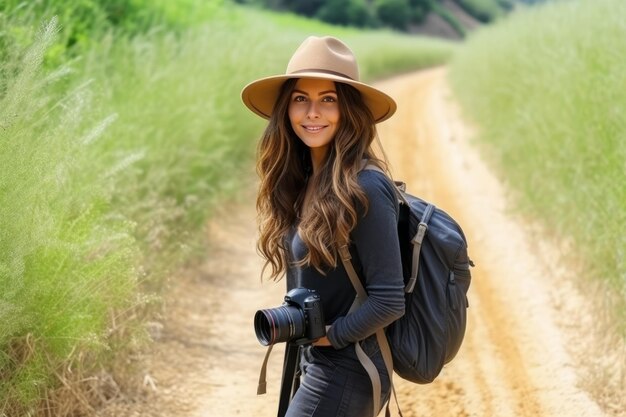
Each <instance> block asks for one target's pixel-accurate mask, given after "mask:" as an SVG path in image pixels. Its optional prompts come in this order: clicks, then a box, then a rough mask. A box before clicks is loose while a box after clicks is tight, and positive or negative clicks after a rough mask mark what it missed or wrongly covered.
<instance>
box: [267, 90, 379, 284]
mask: <svg viewBox="0 0 626 417" xmlns="http://www.w3.org/2000/svg"><path fill="white" fill-rule="evenodd" d="M296 82H297V79H289V80H287V81H286V82H285V83H284V84H283V86H282V88H281V91H280V94H279V96H278V99H277V101H276V104H275V106H274V110H273V112H272V115H271V117H270V120H269V124H268V126H267V128H266V129H265V132H264V133H263V135H262V137H261V140H260V142H259V146H258V160H257V173H258V175H259V177H260V180H261V181H260V186H259V193H258V196H257V212H258V220H259V232H260V234H259V240H258V242H257V249H258V251H259V252H260V254H261V255H262V256H263V257H264V258H265V260H266V262H265V267H264V270H265V268H267V267H268V266H271V275H270V279H280V277H281V276H282V275H283V274H284V273H285V271H286V270H287V266H288V262H289V260H288V253H287V247H286V236H287V234H288V233H289V230H290V228H291V227H293V226H294V225H297V226H298V233H299V234H300V237H301V238H302V240H303V242H304V243H305V245H306V247H307V249H308V252H307V255H306V256H305V258H304V259H302V260H301V261H299V262H297V263H296V265H297V266H306V265H311V266H313V267H315V268H316V269H317V270H318V271H320V272H321V273H324V270H325V269H327V268H332V267H335V266H336V265H337V253H338V248H339V247H340V246H342V245H344V244H348V243H349V241H350V232H351V231H352V229H354V227H355V226H356V223H357V220H358V218H357V216H358V214H357V209H356V207H357V204H358V205H360V206H362V207H363V208H364V209H365V210H367V205H368V202H367V198H366V196H365V193H364V192H363V190H362V189H361V187H360V186H359V185H358V183H357V174H358V172H359V170H360V169H361V164H362V161H363V159H367V160H368V161H369V163H370V164H373V165H376V166H378V167H379V168H381V169H383V170H386V164H385V162H384V161H383V160H381V159H378V158H376V157H375V155H374V152H373V151H372V146H371V145H372V142H373V141H374V139H375V138H376V136H377V134H376V125H375V122H374V118H373V117H372V114H371V112H370V111H369V109H368V107H367V106H366V105H365V103H364V101H363V99H362V97H361V93H360V92H359V91H358V90H356V89H355V88H353V87H351V86H349V85H347V84H342V83H335V86H336V89H337V100H338V104H339V111H340V119H339V126H338V129H337V132H336V134H335V137H334V139H333V142H332V145H331V147H330V150H329V152H328V156H327V158H326V160H325V161H324V162H323V163H322V165H321V166H320V172H319V174H318V175H316V176H315V177H314V178H313V177H311V173H312V172H311V170H312V168H311V157H310V152H309V148H308V147H307V146H306V145H305V144H304V143H303V142H302V141H301V140H300V139H299V138H298V136H297V135H296V134H295V132H294V131H293V129H292V127H291V123H290V121H289V116H288V108H289V102H290V99H291V92H292V90H293V88H294V86H295V84H296ZM383 159H384V156H383ZM309 178H311V180H313V181H314V183H313V184H312V187H313V191H312V192H313V195H312V197H313V198H312V199H311V203H310V206H309V207H307V211H306V214H304V215H302V201H303V199H304V193H305V189H306V185H307V181H308V180H309Z"/></svg>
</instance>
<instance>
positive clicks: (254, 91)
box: [241, 36, 396, 123]
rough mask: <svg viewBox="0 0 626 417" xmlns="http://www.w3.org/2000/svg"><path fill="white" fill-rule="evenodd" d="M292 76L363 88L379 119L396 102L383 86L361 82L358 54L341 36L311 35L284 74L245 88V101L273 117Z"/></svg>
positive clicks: (260, 111)
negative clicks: (276, 104) (283, 86)
mask: <svg viewBox="0 0 626 417" xmlns="http://www.w3.org/2000/svg"><path fill="white" fill-rule="evenodd" d="M289 78H322V79H326V80H332V81H336V82H341V83H345V84H348V85H351V86H352V87H354V88H356V89H357V90H359V91H360V92H361V95H362V97H363V99H364V101H365V104H366V105H367V107H368V108H369V109H370V111H371V112H372V115H373V116H374V120H375V121H376V123H378V122H382V121H383V120H386V119H388V118H390V117H391V116H392V115H393V113H394V112H395V111H396V102H395V101H394V100H393V99H392V98H391V97H389V96H388V95H387V94H385V93H383V92H382V91H380V90H377V89H375V88H374V87H370V86H369V85H367V84H363V83H361V82H359V67H358V65H357V63H356V58H355V57H354V54H353V53H352V51H351V50H350V48H348V47H347V46H346V44H344V43H343V42H341V41H340V40H339V39H337V38H333V37H330V36H325V37H322V38H319V37H316V36H311V37H309V38H307V39H305V40H304V42H302V44H301V45H300V47H298V49H297V50H296V52H295V53H294V54H293V56H292V57H291V60H290V61H289V64H288V65H287V71H286V73H285V74H284V75H276V76H273V77H267V78H261V79H260V80H256V81H253V82H251V83H250V84H248V85H247V86H245V87H244V89H243V90H242V92H241V99H242V100H243V102H244V104H245V105H246V106H247V107H248V108H249V109H250V110H252V111H253V112H254V113H256V114H258V115H259V116H261V117H263V118H265V119H269V118H270V115H271V113H272V110H273V108H274V103H275V102H276V99H277V98H278V93H279V91H280V87H281V86H282V85H283V83H284V82H285V80H287V79H289Z"/></svg>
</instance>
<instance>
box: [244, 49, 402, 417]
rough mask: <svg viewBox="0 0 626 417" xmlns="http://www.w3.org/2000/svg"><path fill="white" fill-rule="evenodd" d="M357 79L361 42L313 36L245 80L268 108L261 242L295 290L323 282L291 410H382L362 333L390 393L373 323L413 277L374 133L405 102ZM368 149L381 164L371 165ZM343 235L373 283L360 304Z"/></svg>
mask: <svg viewBox="0 0 626 417" xmlns="http://www.w3.org/2000/svg"><path fill="white" fill-rule="evenodd" d="M358 80H359V74H358V66H357V63H356V60H355V58H354V54H353V53H352V51H351V50H350V49H349V48H348V47H347V46H346V45H345V44H344V43H342V42H341V41H340V40H338V39H336V38H332V37H322V38H318V37H309V38H307V39H306V40H305V41H304V42H303V43H302V45H300V47H299V48H298V49H297V50H296V52H295V53H294V55H293V56H292V58H291V60H290V62H289V64H288V66H287V71H286V74H284V75H278V76H274V77H268V78H263V79H260V80H257V81H255V82H253V83H251V84H249V85H247V86H246V87H245V88H244V90H243V91H242V99H243V101H244V103H245V104H246V106H247V107H248V108H249V109H250V110H252V111H253V112H255V113H256V114H258V115H260V116H262V117H264V118H266V119H269V123H268V126H267V128H266V129H265V132H264V134H263V136H262V138H261V141H260V143H259V148H258V162H257V171H258V174H259V176H260V180H261V181H260V189H259V194H258V198H257V210H258V214H259V231H260V236H259V241H258V249H259V252H260V253H261V254H262V255H263V256H264V258H265V259H266V265H265V266H266V267H270V269H271V278H273V279H279V278H280V277H281V276H282V275H283V274H285V275H286V277H287V290H290V289H292V288H296V287H304V288H309V289H314V290H316V291H317V292H318V294H319V295H320V297H321V301H322V305H323V313H324V318H325V322H326V323H325V324H326V329H327V334H326V336H325V337H323V338H321V339H319V340H317V341H315V342H314V343H313V344H312V345H310V346H307V347H305V348H303V349H301V357H300V360H301V370H302V374H303V378H302V381H301V384H300V387H299V388H298V390H297V392H296V393H295V395H294V397H293V400H292V401H291V403H290V405H289V408H288V411H287V416H292V417H303V416H324V417H329V416H354V417H364V416H372V415H373V414H378V411H379V409H380V407H381V405H380V403H379V404H376V403H375V401H374V389H373V387H372V382H371V380H370V377H369V376H368V373H367V372H366V370H365V369H364V367H363V366H362V365H361V362H360V361H359V359H358V358H357V353H356V350H357V349H358V348H356V349H355V344H356V343H359V344H360V348H361V349H362V351H363V352H365V354H366V355H367V356H368V357H369V358H370V359H371V361H372V362H373V363H374V365H375V371H376V370H377V371H378V374H379V375H378V377H379V378H380V383H381V388H382V398H383V400H386V399H388V397H389V391H390V381H389V377H388V373H387V370H386V368H385V364H384V361H383V358H382V355H381V352H380V350H379V346H378V343H377V342H376V338H375V336H373V335H374V333H375V332H376V331H377V330H380V329H381V328H384V327H385V326H387V325H389V324H390V323H391V322H393V321H394V320H396V319H398V318H399V317H401V316H402V315H403V314H404V291H403V289H404V285H403V278H402V270H401V263H400V248H399V243H398V236H397V227H396V224H397V217H398V203H397V198H396V194H395V189H394V185H393V184H392V182H391V181H390V180H389V179H388V178H387V177H386V176H385V175H384V174H383V173H382V172H383V171H384V170H385V169H386V165H385V163H384V162H383V161H381V160H379V159H378V158H376V156H375V155H374V154H373V151H372V143H373V141H374V140H375V138H376V123H378V122H381V121H383V120H386V119H387V118H389V117H390V116H391V115H392V114H393V113H394V111H395V109H396V104H395V102H394V101H393V99H391V98H390V97H389V96H387V95H386V94H384V93H383V92H381V91H379V90H377V89H375V88H373V87H371V86H369V85H367V84H364V83H361V82H359V81H358ZM364 161H365V162H367V164H368V165H373V166H375V167H377V168H378V170H370V169H368V170H363V169H362V168H363V165H364ZM346 245H347V247H348V248H349V253H350V255H351V257H352V260H353V262H354V263H355V265H356V266H357V271H358V272H359V276H361V277H363V280H364V283H363V284H364V286H365V288H366V290H367V293H368V298H367V300H366V301H365V302H364V303H362V304H361V305H358V306H357V307H355V308H352V309H351V307H352V304H353V302H354V300H355V290H354V289H353V287H352V284H351V283H350V280H349V278H348V276H347V274H346V270H345V269H344V267H343V265H342V264H341V262H339V261H340V250H341V248H342V247H345V246H346ZM375 371H374V372H375ZM384 402H385V401H382V402H381V403H382V404H384ZM375 408H376V409H375Z"/></svg>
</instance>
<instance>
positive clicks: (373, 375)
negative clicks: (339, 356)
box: [339, 245, 402, 417]
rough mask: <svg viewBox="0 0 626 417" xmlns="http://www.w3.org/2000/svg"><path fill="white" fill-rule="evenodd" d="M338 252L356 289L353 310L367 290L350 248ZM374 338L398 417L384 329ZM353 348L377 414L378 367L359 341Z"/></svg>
mask: <svg viewBox="0 0 626 417" xmlns="http://www.w3.org/2000/svg"><path fill="white" fill-rule="evenodd" d="M339 254H340V256H341V262H342V263H343V267H344V269H345V270H346V273H347V274H348V277H349V278H350V282H351V283H352V286H353V287H354V290H355V291H356V298H355V300H354V302H353V303H352V307H351V308H350V311H353V310H354V309H355V308H356V307H358V306H360V305H361V304H363V303H364V302H365V300H367V291H365V288H364V287H363V284H361V281H360V280H359V276H358V274H357V273H356V270H355V269H354V265H352V255H350V250H349V248H348V245H343V246H342V247H340V248H339ZM376 340H377V341H378V346H379V347H380V351H381V353H382V355H383V360H384V361H385V367H386V368H387V373H388V374H389V385H390V386H391V390H392V392H393V397H394V399H395V402H396V406H397V407H398V412H399V414H400V417H402V411H401V410H400V405H399V404H398V397H397V396H396V390H395V388H394V386H393V357H392V356H391V348H390V347H389V342H388V341H387V336H386V335H385V331H384V329H378V330H377V331H376ZM355 350H356V354H357V357H358V358H359V361H360V362H361V365H363V367H364V368H365V370H366V371H367V373H368V375H369V377H370V380H371V381H372V392H373V396H374V401H373V403H374V414H373V415H374V416H376V415H378V411H379V410H380V409H381V407H382V405H381V404H380V402H381V393H382V386H381V383H380V376H379V375H378V369H377V368H376V365H374V363H373V362H372V360H371V359H370V358H369V357H368V356H367V354H366V353H365V352H364V351H363V349H362V348H361V345H360V344H359V343H355ZM383 405H384V404H383ZM387 415H389V403H388V404H387Z"/></svg>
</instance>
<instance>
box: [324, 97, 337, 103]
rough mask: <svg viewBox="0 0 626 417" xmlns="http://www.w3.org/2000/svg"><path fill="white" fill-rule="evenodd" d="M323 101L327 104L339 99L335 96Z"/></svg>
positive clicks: (325, 98)
mask: <svg viewBox="0 0 626 417" xmlns="http://www.w3.org/2000/svg"><path fill="white" fill-rule="evenodd" d="M322 101H324V102H326V103H334V102H335V101H337V99H336V98H335V97H333V96H326V97H324V98H323V99H322Z"/></svg>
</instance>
